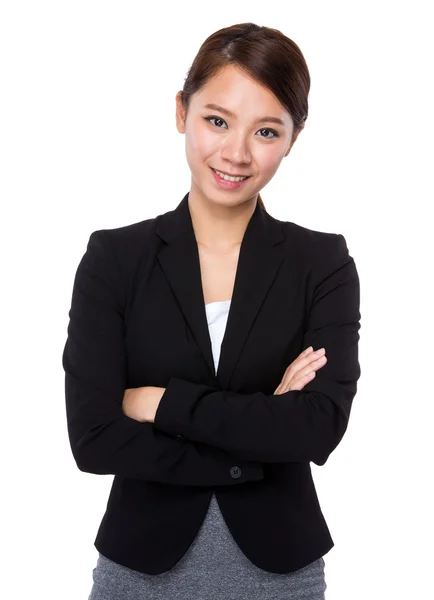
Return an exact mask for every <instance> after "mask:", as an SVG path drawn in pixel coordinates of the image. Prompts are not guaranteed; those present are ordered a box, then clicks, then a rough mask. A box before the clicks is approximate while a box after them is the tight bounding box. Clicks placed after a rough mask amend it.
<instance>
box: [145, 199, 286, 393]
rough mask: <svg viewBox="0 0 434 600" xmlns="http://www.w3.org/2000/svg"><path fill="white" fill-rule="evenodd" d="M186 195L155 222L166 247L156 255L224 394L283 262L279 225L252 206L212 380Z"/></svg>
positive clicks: (203, 303)
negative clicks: (218, 357)
mask: <svg viewBox="0 0 434 600" xmlns="http://www.w3.org/2000/svg"><path fill="white" fill-rule="evenodd" d="M188 196H189V193H187V194H186V195H185V196H184V198H183V199H182V200H181V202H180V204H179V205H178V206H177V207H176V208H175V209H174V210H172V211H170V212H167V213H164V214H163V215H161V216H160V219H159V223H158V226H157V230H156V232H157V234H158V235H159V236H160V237H161V238H162V239H163V240H164V241H165V242H166V244H165V245H163V246H162V247H161V249H160V251H159V253H158V255H157V258H158V261H159V264H160V266H161V268H162V269H163V271H164V274H165V276H166V277H167V280H168V283H169V285H170V287H171V289H172V291H173V294H174V295H175V298H176V300H177V302H178V304H179V306H180V309H181V311H182V313H183V315H184V317H185V319H186V321H187V322H188V324H189V326H190V328H191V330H192V332H193V335H194V337H195V339H196V341H197V344H198V346H199V348H200V350H201V352H202V354H203V356H204V358H205V360H206V362H207V364H208V366H209V368H210V370H211V374H212V378H213V380H214V383H215V384H217V385H219V386H221V389H223V390H224V389H229V386H230V382H231V378H232V376H233V373H234V370H235V367H236V364H237V361H238V359H239V357H240V353H241V351H242V349H243V345H244V343H245V341H246V339H247V336H248V334H249V331H250V329H251V327H252V325H253V322H254V320H255V318H256V315H257V313H258V311H259V309H260V307H261V304H262V303H263V301H264V299H265V297H266V295H267V293H268V291H269V289H270V286H271V284H272V283H273V280H274V278H275V277H276V274H277V271H278V269H279V267H280V265H281V263H282V262H283V260H284V258H285V244H283V243H282V242H283V241H284V239H285V236H284V235H283V231H282V225H281V222H280V221H278V220H276V219H274V218H273V217H271V216H270V215H269V214H268V213H267V212H266V211H264V210H263V209H262V207H261V206H260V205H259V203H257V205H256V208H255V211H254V213H253V215H252V217H251V218H250V221H249V223H248V225H247V228H246V231H245V233H244V237H243V240H242V243H241V247H240V252H239V258H238V266H237V272H236V277H235V284H234V290H233V294H232V301H231V305H230V310H229V315H228V320H227V324H226V330H225V334H224V337H223V341H222V345H221V351H220V360H219V364H218V370H217V374H216V375H215V372H214V361H213V355H212V346H211V339H210V335H209V330H208V324H207V319H206V310H205V300H204V295H203V288H202V281H201V272H200V260H199V251H198V246H197V241H196V237H195V234H194V229H193V223H192V220H191V214H190V209H189V205H188Z"/></svg>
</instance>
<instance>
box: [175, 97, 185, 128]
mask: <svg viewBox="0 0 434 600" xmlns="http://www.w3.org/2000/svg"><path fill="white" fill-rule="evenodd" d="M181 95H182V90H180V91H179V92H178V93H177V94H176V128H177V130H178V131H179V133H185V110H184V107H183V106H182V102H181Z"/></svg>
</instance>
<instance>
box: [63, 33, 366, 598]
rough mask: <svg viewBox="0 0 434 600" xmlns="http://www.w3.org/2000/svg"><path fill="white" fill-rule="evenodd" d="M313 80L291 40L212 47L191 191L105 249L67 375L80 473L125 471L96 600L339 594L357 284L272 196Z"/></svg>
mask: <svg viewBox="0 0 434 600" xmlns="http://www.w3.org/2000/svg"><path fill="white" fill-rule="evenodd" d="M309 86H310V78H309V73H308V69H307V65H306V63H305V60H304V58H303V55H302V54H301V52H300V49H299V48H298V46H297V45H296V44H295V43H294V42H293V41H291V40H290V39H288V38H287V37H285V36H284V35H283V34H282V33H281V32H279V31H277V30H275V29H270V28H267V27H259V26H257V25H254V24H252V23H245V24H239V25H234V26H232V27H228V28H225V29H222V30H220V31H217V32H216V33H214V34H213V35H211V36H210V37H209V38H208V39H207V40H206V41H205V42H204V44H203V45H202V47H201V48H200V50H199V53H198V55H197V57H196V58H195V60H194V62H193V65H192V67H191V69H190V71H189V73H188V77H187V79H186V81H185V85H184V89H183V90H182V91H181V92H179V93H178V94H177V96H176V121H177V128H178V131H180V132H181V133H184V134H185V136H186V154H187V161H188V164H189V167H190V169H191V173H192V178H191V188H190V191H189V193H188V194H186V195H185V196H184V198H183V200H182V201H181V203H180V204H179V205H178V207H177V208H176V209H175V210H173V211H170V212H168V213H165V214H163V215H159V216H158V217H156V218H152V219H147V220H145V221H142V222H140V223H135V224H133V225H129V226H126V227H120V228H118V229H112V230H101V231H97V232H93V233H92V235H91V236H90V240H89V243H88V247H87V251H86V253H85V255H84V256H83V258H82V261H81V262H80V265H79V267H78V270H77V274H76V277H75V281H74V289H73V296H72V305H71V311H70V324H69V328H68V339H67V342H66V346H65V350H64V354H63V365H64V368H65V373H66V380H65V385H66V388H65V389H66V407H67V417H68V431H69V437H70V441H71V448H72V451H73V454H74V457H75V459H76V461H77V465H78V467H79V468H80V469H81V470H83V471H86V472H90V473H98V474H113V475H115V477H114V481H113V486H112V490H111V493H110V498H109V501H108V504H107V510H106V513H105V515H104V518H103V519H102V522H101V525H100V528H99V531H98V535H97V537H96V540H95V546H96V548H97V549H98V551H99V557H98V562H97V565H96V568H95V569H94V570H93V581H94V583H93V587H92V591H91V594H90V597H89V598H90V599H91V600H102V599H103V598H104V599H107V598H110V599H112V600H114V599H120V598H131V599H132V598H137V599H139V598H141V599H142V598H143V599H144V598H153V599H160V598H161V599H163V598H164V599H165V600H166V599H167V598H182V599H185V600H187V599H188V600H194V599H195V598H198V599H199V598H200V599H201V600H204V599H205V598H212V599H213V600H216V599H218V598H225V599H227V598H244V597H248V598H258V599H259V598H260V599H264V598H273V599H274V600H277V599H278V598H281V599H282V600H283V599H285V600H286V599H289V598H292V599H297V598H309V599H310V600H316V599H318V600H320V599H324V593H325V590H326V587H327V586H326V582H325V579H324V565H325V562H324V559H323V556H324V555H325V554H326V553H327V552H328V551H329V550H330V549H331V548H332V547H333V540H332V538H331V536H330V533H329V531H328V528H327V525H326V523H325V520H324V517H323V515H322V512H321V509H320V505H319V502H318V499H317V496H316V492H315V487H314V483H313V479H312V476H311V470H310V461H313V462H315V463H316V464H318V465H323V464H324V463H325V462H326V460H327V458H328V456H329V455H330V453H331V452H332V451H333V450H334V448H335V447H336V446H337V445H338V443H339V441H340V440H341V438H342V436H343V435H344V432H345V430H346V427H347V424H348V418H349V413H350V409H351V404H352V400H353V398H354V396H355V394H356V389H357V385H356V384H357V380H358V378H359V376H360V367H359V363H358V344H357V343H358V340H359V334H358V330H359V327H360V323H359V319H360V313H359V280H358V275H357V270H356V267H355V263H354V260H353V259H352V257H351V256H350V255H349V254H348V250H347V246H346V242H345V239H344V237H343V236H342V235H337V234H329V233H323V232H317V231H313V230H309V229H307V228H304V227H301V226H299V225H296V224H294V223H291V222H285V221H279V220H277V219H275V218H273V217H271V216H270V215H269V214H268V213H267V212H266V211H265V207H264V205H263V202H262V200H261V198H260V195H259V191H260V190H261V189H262V188H263V187H264V186H265V185H266V184H267V183H268V182H269V181H270V180H271V179H272V177H273V175H274V173H275V172H276V171H277V169H278V167H279V165H280V163H281V161H282V159H283V158H284V157H286V156H287V155H288V154H289V152H290V149H291V147H292V145H293V144H294V142H295V140H296V138H297V136H298V134H299V133H300V131H301V130H302V129H303V127H304V122H305V120H306V117H307V112H308V102H307V96H308V92H309ZM326 351H327V354H328V357H326V356H325V353H326Z"/></svg>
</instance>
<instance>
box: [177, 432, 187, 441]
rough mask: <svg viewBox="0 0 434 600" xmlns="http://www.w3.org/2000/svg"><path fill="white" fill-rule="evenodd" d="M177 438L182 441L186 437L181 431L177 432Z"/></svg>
mask: <svg viewBox="0 0 434 600" xmlns="http://www.w3.org/2000/svg"><path fill="white" fill-rule="evenodd" d="M176 439H177V440H179V441H180V442H182V441H183V440H185V437H184V436H183V435H181V434H180V433H177V434H176Z"/></svg>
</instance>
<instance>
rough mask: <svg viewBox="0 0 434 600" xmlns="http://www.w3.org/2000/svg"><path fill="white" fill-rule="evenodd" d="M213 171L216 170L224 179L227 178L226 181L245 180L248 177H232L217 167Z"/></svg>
mask: <svg viewBox="0 0 434 600" xmlns="http://www.w3.org/2000/svg"><path fill="white" fill-rule="evenodd" d="M213 171H215V172H216V173H217V175H220V177H221V178H222V179H226V181H243V180H244V179H247V177H230V176H229V175H225V174H224V173H222V172H221V171H217V169H213Z"/></svg>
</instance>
